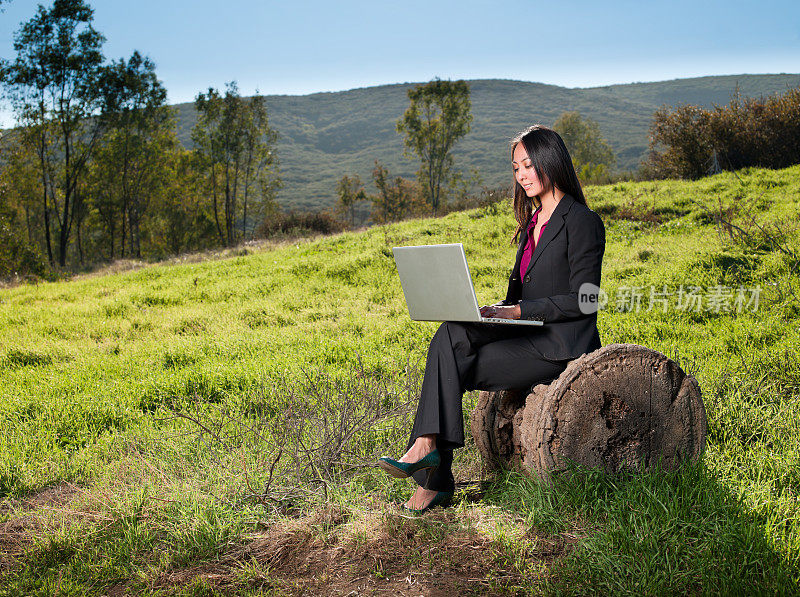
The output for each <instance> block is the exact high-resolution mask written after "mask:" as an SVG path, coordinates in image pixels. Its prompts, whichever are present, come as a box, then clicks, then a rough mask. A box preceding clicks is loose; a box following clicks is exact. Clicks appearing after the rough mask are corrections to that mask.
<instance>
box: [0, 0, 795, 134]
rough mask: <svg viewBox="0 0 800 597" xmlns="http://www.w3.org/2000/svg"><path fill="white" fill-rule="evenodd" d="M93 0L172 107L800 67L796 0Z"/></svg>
mask: <svg viewBox="0 0 800 597" xmlns="http://www.w3.org/2000/svg"><path fill="white" fill-rule="evenodd" d="M38 3H39V2H35V1H31V0H10V3H9V4H6V5H5V12H4V13H0V56H2V57H4V58H11V57H13V45H12V44H13V33H14V31H16V30H17V29H18V27H19V24H20V23H21V22H22V21H25V20H28V19H29V18H30V17H31V16H32V15H33V14H34V12H35V8H36V5H37V4H38ZM45 4H48V5H49V2H46V3H45ZM90 4H91V5H92V6H93V7H94V9H95V27H96V28H97V29H98V30H99V31H101V32H102V33H103V34H104V35H105V36H106V38H107V41H106V45H105V46H104V51H105V54H106V56H107V57H108V58H120V57H122V56H129V55H130V53H131V52H132V51H133V50H134V49H138V50H139V51H141V52H142V53H144V54H146V55H148V56H150V57H151V58H152V59H153V60H154V61H155V62H156V64H157V72H158V75H159V77H160V78H161V79H162V80H163V81H164V84H165V85H166V87H167V90H168V93H169V100H170V102H171V103H176V102H184V101H191V100H192V99H193V98H194V96H195V95H196V94H197V93H198V92H199V91H201V90H205V89H207V88H208V87H209V86H214V87H221V86H223V85H224V84H225V82H227V81H231V80H237V81H238V82H239V86H240V89H241V91H242V93H245V94H249V93H252V92H254V91H255V90H256V89H258V90H260V91H261V92H262V93H266V94H305V93H312V92H315V91H335V90H342V89H352V88H354V87H367V86H371V85H379V84H385V83H397V82H408V81H426V80H430V79H432V78H433V77H436V76H438V77H441V78H451V79H458V78H466V79H476V78H509V79H519V80H526V81H540V82H544V83H552V84H556V85H564V86H568V87H589V86H597V85H604V84H610V83H627V82H634V81H658V80H664V79H674V78H683V77H693V76H702V75H716V74H739V73H780V72H793V73H796V72H800V2H798V1H797V0H762V1H759V2H753V1H752V0H751V1H747V2H743V1H739V0H727V1H725V2H722V1H704V0H692V1H685V0H672V1H648V0H638V1H629V0H624V1H610V0H609V1H606V2H603V1H596V0H595V1H583V0H579V1H570V0H563V1H561V2H556V1H550V2H538V1H525V0H519V1H511V2H488V1H477V0H461V1H459V2H452V1H450V0H444V1H438V2H437V1H436V0H426V1H420V0H405V1H403V2H388V1H383V0H372V1H369V2H361V1H351V0H333V1H325V2H322V1H317V0H307V1H303V0H294V1H285V2H275V1H270V0H265V1H254V0H251V1H245V0H226V1H224V2H220V1H219V0H214V1H210V0H192V1H189V0H160V1H155V0H137V1H136V2H122V1H120V0H93V1H92V0H90ZM0 119H1V120H3V121H4V122H3V124H5V125H7V124H8V113H7V112H5V114H4V115H0Z"/></svg>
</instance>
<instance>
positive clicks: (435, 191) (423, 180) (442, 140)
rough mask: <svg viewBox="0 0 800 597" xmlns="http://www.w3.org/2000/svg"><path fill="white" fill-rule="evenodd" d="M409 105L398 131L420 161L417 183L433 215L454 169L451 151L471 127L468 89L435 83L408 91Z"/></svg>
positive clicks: (462, 85) (458, 83) (455, 83)
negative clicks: (443, 188)
mask: <svg viewBox="0 0 800 597" xmlns="http://www.w3.org/2000/svg"><path fill="white" fill-rule="evenodd" d="M408 99H409V100H410V101H411V103H410V105H409V106H408V108H407V109H406V111H405V113H404V114H403V116H402V118H400V120H399V121H398V122H397V131H398V132H400V133H405V139H404V142H405V145H406V148H407V149H408V150H410V151H411V152H412V153H413V154H416V155H417V157H419V159H420V162H421V164H420V169H419V173H418V175H417V176H418V180H419V184H420V186H421V187H422V188H423V190H424V192H425V196H426V199H427V201H428V203H430V205H431V208H432V209H433V213H434V215H435V214H436V210H437V209H438V208H439V202H440V200H441V198H442V192H441V191H442V186H444V185H446V183H447V181H448V179H449V177H450V175H451V172H452V167H453V156H452V155H451V151H452V149H453V146H454V145H455V143H456V142H457V141H458V140H459V139H460V138H461V137H463V136H464V135H466V134H467V133H468V132H469V130H470V126H471V123H472V115H471V114H470V109H471V102H470V92H469V85H468V84H467V83H466V81H442V80H440V79H434V80H433V81H430V82H429V83H425V84H422V85H417V86H416V87H414V88H413V89H409V90H408Z"/></svg>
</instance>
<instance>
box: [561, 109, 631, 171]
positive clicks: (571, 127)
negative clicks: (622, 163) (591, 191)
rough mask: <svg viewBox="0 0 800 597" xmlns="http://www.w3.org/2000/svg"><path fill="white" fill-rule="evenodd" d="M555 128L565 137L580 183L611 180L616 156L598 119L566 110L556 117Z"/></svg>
mask: <svg viewBox="0 0 800 597" xmlns="http://www.w3.org/2000/svg"><path fill="white" fill-rule="evenodd" d="M553 130H555V131H556V132H557V133H558V134H559V135H561V138H562V139H563V140H564V144H565V145H566V146H567V149H568V150H569V153H570V156H571V157H572V162H573V165H574V166H575V171H576V172H577V174H578V177H579V178H580V179H581V182H583V183H584V184H592V183H595V184H596V183H602V182H608V178H609V175H610V174H611V169H612V168H613V167H614V164H615V162H616V158H615V156H614V152H613V151H612V149H611V146H610V145H609V144H608V142H607V141H606V140H605V139H604V138H603V136H602V134H601V133H600V125H599V124H597V122H596V121H594V120H592V119H591V118H582V117H581V115H580V114H579V113H578V112H564V113H563V114H562V115H561V116H559V117H558V119H556V121H555V123H554V124H553Z"/></svg>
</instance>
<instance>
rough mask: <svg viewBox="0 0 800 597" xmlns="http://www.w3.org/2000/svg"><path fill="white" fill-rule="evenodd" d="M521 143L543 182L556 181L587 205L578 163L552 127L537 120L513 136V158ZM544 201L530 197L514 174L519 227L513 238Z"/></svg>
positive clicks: (560, 186)
mask: <svg viewBox="0 0 800 597" xmlns="http://www.w3.org/2000/svg"><path fill="white" fill-rule="evenodd" d="M519 143H522V145H523V146H524V147H525V151H526V152H527V153H528V157H529V158H530V159H531V164H532V165H533V169H534V170H535V171H536V176H537V177H538V178H539V180H540V181H541V182H542V184H548V185H553V186H554V187H556V188H558V189H560V190H562V191H564V192H565V193H566V194H567V195H572V197H573V198H574V199H575V200H576V201H578V202H579V203H583V204H584V205H586V197H584V196H583V189H581V183H580V181H579V180H578V175H577V174H575V166H573V165H572V158H570V157H569V151H567V146H566V145H564V140H563V139H562V138H561V136H560V135H559V134H558V133H557V132H555V131H554V130H553V129H550V128H547V127H546V126H542V125H541V124H534V125H533V126H530V127H528V128H526V129H525V130H524V131H522V132H520V133H517V134H516V135H515V136H514V138H513V139H511V159H512V161H513V159H514V149H516V147H517V145H518V144H519ZM540 204H541V201H540V200H539V198H538V197H532V198H531V197H528V196H527V195H526V194H525V189H523V188H522V185H520V184H519V183H518V182H517V179H516V177H514V217H515V218H516V220H517V230H516V231H515V232H514V242H516V240H517V238H519V234H520V232H522V229H523V228H524V227H525V224H527V223H528V220H529V219H530V217H531V214H532V213H533V208H534V206H535V207H539V205H540Z"/></svg>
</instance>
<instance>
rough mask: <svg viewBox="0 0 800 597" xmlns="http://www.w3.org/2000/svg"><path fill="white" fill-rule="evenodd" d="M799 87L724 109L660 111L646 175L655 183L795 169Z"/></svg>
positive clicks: (799, 152) (735, 98)
mask: <svg viewBox="0 0 800 597" xmlns="http://www.w3.org/2000/svg"><path fill="white" fill-rule="evenodd" d="M799 138H800V87H795V88H793V89H789V90H788V91H786V92H785V93H782V94H775V95H771V96H768V97H761V98H758V99H755V98H742V96H741V94H740V93H739V90H738V89H737V90H736V91H735V92H734V93H733V95H732V97H731V100H730V103H729V104H728V105H727V106H719V105H714V106H713V107H712V108H711V109H705V108H702V107H700V106H693V105H683V106H680V107H677V108H671V107H668V106H663V107H661V108H659V109H658V110H657V111H656V113H655V115H654V117H653V122H652V124H651V126H650V155H649V157H648V160H647V162H646V163H645V164H644V169H645V172H646V173H648V174H649V175H651V176H654V177H671V176H678V177H683V178H693V179H694V178H699V177H701V176H705V175H707V174H710V173H716V172H719V171H720V170H738V169H740V168H744V167H747V166H760V167H766V168H784V167H786V166H789V165H792V164H797V163H800V144H798V141H797V140H798V139H799Z"/></svg>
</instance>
